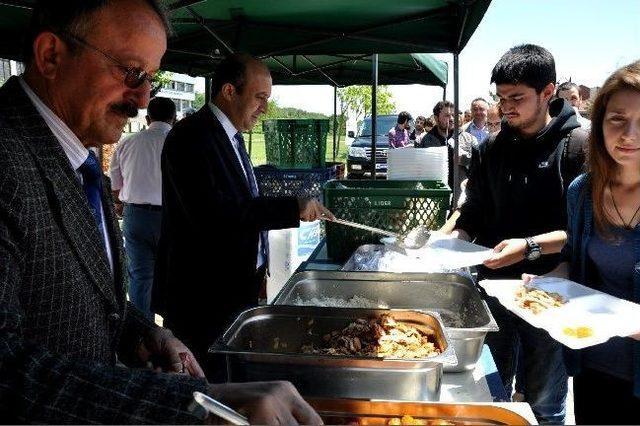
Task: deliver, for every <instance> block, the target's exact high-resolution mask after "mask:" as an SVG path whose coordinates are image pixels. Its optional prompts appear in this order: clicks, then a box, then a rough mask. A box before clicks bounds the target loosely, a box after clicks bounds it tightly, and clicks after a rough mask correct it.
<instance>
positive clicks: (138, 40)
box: [0, 0, 321, 424]
mask: <svg viewBox="0 0 640 426" xmlns="http://www.w3.org/2000/svg"><path fill="white" fill-rule="evenodd" d="M168 31H169V24H168V20H167V17H166V14H165V12H164V10H163V9H162V7H161V5H160V2H157V1H154V0H67V1H54V0H40V1H38V2H37V4H35V8H34V10H33V12H32V18H31V24H30V27H29V32H28V33H27V34H26V37H25V45H24V59H25V62H26V68H25V73H24V74H23V75H22V76H20V77H11V78H10V79H9V80H8V81H7V82H6V83H5V84H4V86H2V88H0V100H1V101H0V418H1V419H2V422H3V423H13V424H23V423H31V424H95V423H104V424H133V423H151V424H159V423H166V424H177V423H181V424H182V423H184V424H195V423H203V422H204V421H205V420H207V421H208V422H212V421H217V420H216V419H214V418H209V417H208V416H207V414H206V413H205V412H204V410H203V409H201V408H198V407H197V405H194V401H193V392H194V391H200V392H205V393H208V394H210V395H211V396H212V397H214V398H216V399H217V400H219V401H222V402H223V403H224V404H227V405H229V406H231V407H233V408H235V409H236V410H242V411H244V412H245V414H246V415H247V416H248V417H249V421H250V422H252V423H254V424H263V423H277V422H281V423H285V424H295V423H296V421H297V422H300V423H304V424H307V423H320V422H321V419H320V417H319V416H318V415H317V414H316V413H315V412H314V411H313V409H312V408H311V407H310V406H309V405H308V404H307V403H306V402H305V401H304V400H303V399H302V398H301V397H300V395H299V394H298V393H297V391H296V390H295V389H294V388H293V386H292V385H291V384H290V383H285V382H276V383H223V384H209V383H207V382H206V380H204V374H203V372H202V370H201V369H200V367H199V364H198V362H197V360H196V358H194V357H193V355H192V354H191V352H190V351H189V349H188V348H187V347H186V346H185V345H184V344H183V343H182V342H181V341H180V340H178V339H177V338H176V337H175V336H174V335H173V333H171V331H169V330H168V329H165V328H162V327H158V326H157V325H156V324H154V323H153V322H151V321H149V320H148V319H146V318H145V317H144V315H143V314H142V313H141V312H140V311H139V310H138V309H137V308H136V307H134V306H133V305H132V304H130V303H129V302H127V300H126V289H125V272H124V270H125V264H124V261H123V257H122V256H123V249H122V237H121V235H120V232H119V229H118V223H117V221H116V219H115V213H114V208H113V198H112V195H111V191H110V187H109V181H108V179H105V178H104V176H103V174H102V170H101V168H100V165H99V163H98V160H97V158H96V157H95V155H94V154H93V153H92V152H91V151H90V150H89V149H88V148H89V147H91V148H93V147H100V146H103V145H108V144H115V143H116V142H117V141H118V139H119V138H120V136H121V135H122V129H123V127H124V126H125V124H126V123H127V121H128V119H129V118H131V117H135V116H136V115H137V114H138V109H142V108H146V107H147V104H148V103H149V95H150V91H151V80H152V76H153V75H154V74H155V72H156V71H157V70H158V68H159V67H160V62H161V59H162V56H163V55H164V52H165V50H166V40H167V32H168ZM194 186H199V182H197V181H196V182H195V184H194ZM234 284H235V283H234ZM147 362H151V363H153V364H154V367H156V368H157V370H158V371H152V370H151V369H147V368H133V367H143V366H145V365H146V363H147ZM129 367H131V368H129ZM179 372H184V373H185V374H169V373H179Z"/></svg>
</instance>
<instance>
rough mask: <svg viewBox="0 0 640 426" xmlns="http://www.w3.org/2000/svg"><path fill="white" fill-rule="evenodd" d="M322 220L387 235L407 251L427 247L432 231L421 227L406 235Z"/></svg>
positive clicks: (343, 222) (343, 221) (361, 225)
mask: <svg viewBox="0 0 640 426" xmlns="http://www.w3.org/2000/svg"><path fill="white" fill-rule="evenodd" d="M320 219H322V220H326V221H328V222H333V223H337V224H339V225H344V226H350V227H352V228H358V229H362V230H364V231H369V232H373V233H376V234H380V235H385V236H387V237H391V238H394V239H395V242H394V244H395V245H397V246H399V247H401V248H405V249H419V248H422V247H424V246H425V245H427V242H429V237H430V236H431V231H429V230H428V229H427V227H426V226H424V225H419V226H416V227H415V228H413V229H412V230H410V231H409V232H407V233H406V234H398V233H396V232H391V231H387V230H385V229H380V228H376V227H373V226H369V225H363V224H361V223H357V222H351V221H350V220H344V219H338V218H330V217H327V216H320Z"/></svg>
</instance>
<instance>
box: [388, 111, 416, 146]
mask: <svg viewBox="0 0 640 426" xmlns="http://www.w3.org/2000/svg"><path fill="white" fill-rule="evenodd" d="M410 127H411V114H409V113H408V112H406V111H402V112H401V113H400V114H398V122H397V124H396V125H395V126H394V127H393V128H392V129H390V130H389V133H388V136H389V148H404V147H407V146H410V145H411V143H410V142H409V128H410Z"/></svg>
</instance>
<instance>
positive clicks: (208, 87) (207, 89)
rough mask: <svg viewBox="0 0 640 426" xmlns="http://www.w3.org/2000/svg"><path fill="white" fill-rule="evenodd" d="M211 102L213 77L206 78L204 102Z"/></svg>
mask: <svg viewBox="0 0 640 426" xmlns="http://www.w3.org/2000/svg"><path fill="white" fill-rule="evenodd" d="M209 102H211V77H205V78H204V103H205V105H207V104H208V103H209Z"/></svg>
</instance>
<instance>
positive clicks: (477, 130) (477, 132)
mask: <svg viewBox="0 0 640 426" xmlns="http://www.w3.org/2000/svg"><path fill="white" fill-rule="evenodd" d="M466 131H467V133H471V134H472V135H473V136H475V137H476V139H478V143H480V142H482V141H483V140H485V139H486V138H487V137H488V136H489V130H487V125H486V124H485V126H484V127H478V126H476V124H475V123H474V122H473V121H471V122H469V125H468V126H467V130H466Z"/></svg>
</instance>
